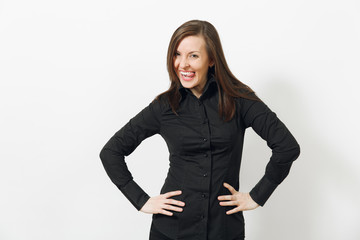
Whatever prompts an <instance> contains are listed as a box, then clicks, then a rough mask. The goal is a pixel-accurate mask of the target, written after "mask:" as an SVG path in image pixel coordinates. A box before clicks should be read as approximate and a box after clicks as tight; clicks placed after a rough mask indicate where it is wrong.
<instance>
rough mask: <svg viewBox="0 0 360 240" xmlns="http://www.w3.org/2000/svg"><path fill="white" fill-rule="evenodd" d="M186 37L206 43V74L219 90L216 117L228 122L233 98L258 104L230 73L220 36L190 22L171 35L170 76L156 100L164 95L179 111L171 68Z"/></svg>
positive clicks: (177, 84)
mask: <svg viewBox="0 0 360 240" xmlns="http://www.w3.org/2000/svg"><path fill="white" fill-rule="evenodd" d="M188 36H202V37H203V38H204V40H205V43H206V51H207V53H208V56H209V59H210V60H212V61H213V62H214V65H213V66H212V67H210V68H209V74H213V75H214V76H215V79H216V81H217V83H218V90H219V115H220V116H221V117H222V118H223V119H224V120H225V121H229V120H231V119H232V118H233V116H234V114H235V110H236V109H235V108H236V106H235V98H238V97H242V98H247V99H252V100H257V101H260V99H259V98H258V97H257V96H256V95H255V93H254V91H253V90H252V89H251V88H250V87H248V86H247V85H245V84H243V83H242V82H240V81H239V80H238V79H237V78H236V77H235V76H234V75H233V74H232V72H231V71H230V69H229V67H228V65H227V63H226V60H225V56H224V52H223V49H222V46H221V42H220V37H219V34H218V33H217V31H216V29H215V27H214V26H213V25H212V24H211V23H209V22H207V21H200V20H191V21H188V22H186V23H184V24H182V25H181V26H180V27H179V28H178V29H176V30H175V32H174V33H173V35H172V37H171V40H170V43H169V47H168V52H167V70H168V72H169V77H170V87H169V89H168V90H167V91H165V92H163V93H161V94H160V95H159V96H157V97H156V99H160V98H161V97H162V96H165V95H167V98H168V101H169V104H170V106H171V109H172V111H173V112H174V113H175V114H176V110H177V109H178V108H179V100H180V96H181V95H180V92H179V88H180V86H181V83H180V80H179V78H178V76H177V74H176V70H175V68H174V56H175V53H176V51H177V48H178V46H179V44H180V42H181V41H182V40H183V39H184V38H185V37H188Z"/></svg>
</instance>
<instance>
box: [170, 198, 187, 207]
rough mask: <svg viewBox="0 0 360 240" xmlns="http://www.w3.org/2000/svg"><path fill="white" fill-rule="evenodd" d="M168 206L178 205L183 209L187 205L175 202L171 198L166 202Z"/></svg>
mask: <svg viewBox="0 0 360 240" xmlns="http://www.w3.org/2000/svg"><path fill="white" fill-rule="evenodd" d="M166 203H167V204H172V205H177V206H180V207H183V206H185V203H184V202H182V201H177V200H174V199H171V198H168V199H167V201H166Z"/></svg>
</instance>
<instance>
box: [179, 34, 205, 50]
mask: <svg viewBox="0 0 360 240" xmlns="http://www.w3.org/2000/svg"><path fill="white" fill-rule="evenodd" d="M177 50H178V51H181V52H191V51H199V52H201V51H204V50H205V40H204V38H203V37H202V36H188V37H185V38H184V39H183V40H181V42H180V43H179V46H178V48H177Z"/></svg>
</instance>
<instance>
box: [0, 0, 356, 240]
mask: <svg viewBox="0 0 360 240" xmlns="http://www.w3.org/2000/svg"><path fill="white" fill-rule="evenodd" d="M223 2H224V3H221V4H220V2H219V1H209V0H207V1H188V0H183V1H178V2H174V1H165V0H163V1H145V0H144V1H123V2H122V1H118V0H117V1H115V0H112V1H111V0H104V1H99V0H91V1H85V0H62V1H45V0H43V1H41V0H33V1H24V0H11V1H10V0H3V1H0V81H1V85H0V112H1V117H0V144H1V150H0V164H1V167H0V189H1V197H0V239H4V240H13V239H21V240H23V239H24V240H27V239H36V240H48V239H52V240H60V239H61V240H63V239H69V240H73V239H74V240H75V239H94V240H95V239H96V240H97V239H106V240H111V239H114V240H115V239H147V238H148V231H149V225H150V221H151V216H150V215H146V214H143V213H141V212H137V211H136V209H135V208H134V207H132V205H131V204H130V203H129V202H128V201H127V200H126V199H125V197H124V196H123V195H122V194H121V193H120V191H118V190H117V188H116V187H115V185H113V184H112V183H111V182H110V180H109V179H108V177H107V175H106V173H105V171H104V169H103V167H102V164H101V162H100V159H99V157H98V154H99V151H100V149H101V148H102V147H103V145H104V144H105V143H106V141H107V140H108V139H109V138H110V137H111V136H112V135H113V134H114V133H115V131H117V130H118V129H119V128H121V127H122V125H124V124H125V123H126V122H127V121H128V120H129V119H130V118H131V117H132V116H134V115H135V114H136V113H137V112H138V111H140V110H141V109H142V108H143V107H145V106H146V105H147V104H148V103H149V102H150V101H151V100H152V99H153V98H154V97H155V96H156V95H157V94H158V93H160V92H162V91H164V90H166V89H167V87H168V86H169V83H168V76H167V71H166V66H165V58H166V51H167V45H168V42H169V39H170V37H171V34H172V33H173V31H174V30H175V29H176V28H177V27H178V26H179V25H180V24H182V23H183V22H185V21H187V20H190V19H204V20H208V21H210V22H211V23H213V24H214V25H215V27H216V28H217V29H218V31H219V34H220V37H221V39H222V42H223V47H224V50H225V54H226V56H227V60H228V63H229V65H230V67H231V69H232V71H233V72H234V73H235V74H236V76H238V78H239V79H240V80H242V81H243V82H245V83H246V84H248V85H250V86H251V87H252V88H253V89H254V90H255V91H256V92H257V93H258V95H259V96H260V97H261V98H262V99H263V100H264V101H265V102H266V103H267V104H268V105H269V106H270V107H271V108H272V110H274V111H275V112H276V113H277V114H278V116H279V117H280V118H281V119H282V120H283V121H284V122H285V123H286V125H287V126H288V127H289V129H291V131H292V133H293V134H294V135H295V137H296V138H297V140H298V142H299V143H300V145H301V149H302V153H301V156H300V158H299V159H298V160H297V161H296V162H295V163H294V165H293V168H292V170H291V173H290V175H289V177H288V178H287V179H286V180H285V182H284V183H283V184H282V185H281V186H280V187H279V188H278V189H277V190H276V192H275V193H274V194H273V196H272V197H271V198H270V200H269V201H268V202H267V204H266V205H265V207H263V208H259V209H257V210H255V211H252V212H246V213H245V218H246V235H247V239H249V240H262V239H274V240H281V239H284V240H288V239H292V240H298V239H299V240H303V239H308V240H319V239H346V240H347V239H349V240H355V239H360V230H359V227H358V225H359V222H360V215H359V213H360V207H359V206H360V205H359V202H360V192H359V189H360V188H359V186H360V174H359V173H360V161H359V151H358V150H359V146H360V145H359V139H358V135H359V133H360V131H359V122H360V119H359V118H360V117H359V105H360V104H359V99H358V95H357V93H358V91H359V84H358V81H359V80H360V71H359V66H360V58H359V56H360V44H359V43H360V28H359V23H360V15H359V10H360V4H359V3H358V1H356V0H352V1H351V0H343V1H331V0H330V1H329V0H327V1H325V0H323V1H321V0H303V1H286V0H272V1H267V0H259V1H223ZM155 153H156V156H158V157H156V158H155ZM269 156H270V151H269V149H268V148H267V146H266V144H265V142H263V141H262V140H261V139H260V138H259V137H258V136H257V135H256V134H254V132H253V131H252V130H250V131H248V132H247V136H246V144H245V147H244V156H243V165H242V170H241V174H242V175H241V181H242V182H241V188H242V189H243V191H249V190H250V189H251V188H252V187H253V186H254V184H255V183H256V182H257V181H258V180H259V179H260V177H261V176H262V174H263V171H264V168H265V165H266V163H267V161H268V158H269ZM167 157H168V153H167V148H166V146H165V142H164V141H163V140H162V139H161V137H159V136H155V137H152V138H150V139H147V140H145V141H144V142H143V143H142V144H141V145H140V146H139V148H138V149H137V150H136V151H135V152H134V153H133V154H132V155H131V156H130V157H129V158H128V164H129V167H130V169H131V170H132V172H133V175H134V177H135V179H136V181H137V182H138V183H139V184H140V185H141V186H142V187H143V188H144V189H145V190H146V191H147V192H148V193H149V194H150V195H155V194H158V192H159V190H160V187H161V185H162V183H163V180H164V178H165V175H166V172H167V167H168V160H167Z"/></svg>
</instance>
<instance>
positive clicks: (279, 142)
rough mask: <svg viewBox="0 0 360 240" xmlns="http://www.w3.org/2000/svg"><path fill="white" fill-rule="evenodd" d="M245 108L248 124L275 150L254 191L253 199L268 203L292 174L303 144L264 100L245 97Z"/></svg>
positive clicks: (257, 201) (243, 112)
mask: <svg viewBox="0 0 360 240" xmlns="http://www.w3.org/2000/svg"><path fill="white" fill-rule="evenodd" d="M241 108H242V110H241V112H242V116H243V120H244V122H245V125H246V127H252V128H253V129H254V131H255V132H256V133H257V134H258V135H259V136H260V137H261V138H262V139H264V140H265V141H266V142H267V145H268V146H269V147H270V148H271V150H272V155H271V157H270V161H269V162H268V164H267V165H266V170H265V174H264V176H263V177H262V178H261V179H260V181H259V182H258V183H257V184H256V185H255V187H254V188H253V189H252V190H251V191H250V196H251V198H252V199H253V200H254V201H255V202H256V203H258V204H259V205H261V206H264V204H265V202H266V201H267V200H268V199H269V197H270V195H271V194H272V193H273V192H274V190H275V189H276V187H277V186H278V185H279V184H280V183H281V182H282V181H283V180H284V179H285V178H286V176H287V175H288V174H289V171H290V168H291V165H292V163H293V161H295V160H296V159H297V158H298V156H299V154H300V146H299V144H298V143H297V141H296V140H295V138H294V136H293V135H292V134H291V133H290V131H289V130H288V129H287V127H286V126H285V125H284V123H282V122H281V121H280V119H279V118H278V117H277V116H276V114H275V113H274V112H272V111H271V110H270V109H269V108H268V106H266V105H265V104H264V103H263V102H261V101H254V100H247V99H243V104H242V106H241Z"/></svg>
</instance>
